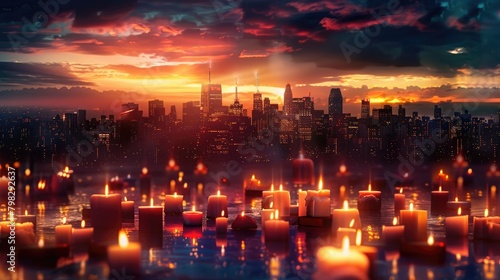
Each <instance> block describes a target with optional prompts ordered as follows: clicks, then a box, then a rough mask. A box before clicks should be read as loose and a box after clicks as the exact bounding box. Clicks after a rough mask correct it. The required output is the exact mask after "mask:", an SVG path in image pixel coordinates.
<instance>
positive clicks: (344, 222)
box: [332, 200, 361, 232]
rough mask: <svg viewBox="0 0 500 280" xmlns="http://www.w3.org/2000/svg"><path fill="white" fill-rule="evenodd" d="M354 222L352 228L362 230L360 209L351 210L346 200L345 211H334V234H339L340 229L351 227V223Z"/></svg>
mask: <svg viewBox="0 0 500 280" xmlns="http://www.w3.org/2000/svg"><path fill="white" fill-rule="evenodd" d="M352 220H354V224H353V226H352V228H354V229H359V228H361V219H360V218H359V211H358V209H354V208H351V209H350V208H349V204H348V203H347V200H344V208H343V209H334V210H333V215H332V232H337V229H338V228H339V227H349V225H350V224H351V221H352Z"/></svg>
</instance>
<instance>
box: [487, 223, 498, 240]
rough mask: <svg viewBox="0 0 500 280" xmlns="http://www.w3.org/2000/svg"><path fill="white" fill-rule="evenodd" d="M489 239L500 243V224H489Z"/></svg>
mask: <svg viewBox="0 0 500 280" xmlns="http://www.w3.org/2000/svg"><path fill="white" fill-rule="evenodd" d="M488 239H489V240H493V241H500V223H493V222H488Z"/></svg>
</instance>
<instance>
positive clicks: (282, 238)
mask: <svg viewBox="0 0 500 280" xmlns="http://www.w3.org/2000/svg"><path fill="white" fill-rule="evenodd" d="M278 217H280V216H279V210H278V209H276V210H275V212H274V213H271V217H270V219H269V220H267V221H266V222H265V230H264V238H265V240H266V242H269V241H272V242H288V239H289V238H290V225H289V224H288V222H286V221H281V220H278Z"/></svg>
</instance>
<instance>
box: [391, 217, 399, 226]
mask: <svg viewBox="0 0 500 280" xmlns="http://www.w3.org/2000/svg"><path fill="white" fill-rule="evenodd" d="M392 225H393V226H397V225H398V217H394V219H392Z"/></svg>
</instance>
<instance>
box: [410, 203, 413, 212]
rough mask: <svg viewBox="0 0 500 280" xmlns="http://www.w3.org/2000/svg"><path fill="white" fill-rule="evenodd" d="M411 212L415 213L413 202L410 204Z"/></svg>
mask: <svg viewBox="0 0 500 280" xmlns="http://www.w3.org/2000/svg"><path fill="white" fill-rule="evenodd" d="M410 211H413V202H410Z"/></svg>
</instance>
